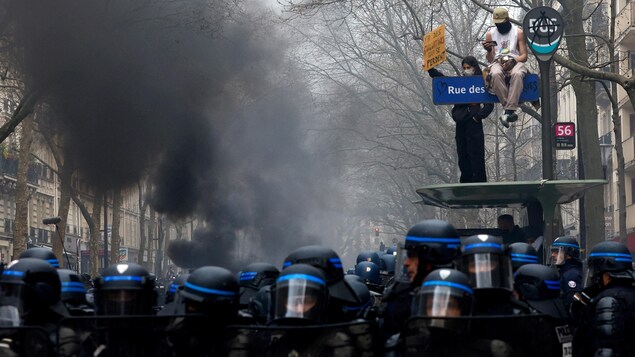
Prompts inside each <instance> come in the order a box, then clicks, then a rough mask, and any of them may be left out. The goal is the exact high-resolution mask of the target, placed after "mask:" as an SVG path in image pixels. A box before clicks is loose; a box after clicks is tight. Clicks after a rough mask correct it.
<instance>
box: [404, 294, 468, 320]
mask: <svg viewBox="0 0 635 357" xmlns="http://www.w3.org/2000/svg"><path fill="white" fill-rule="evenodd" d="M422 289H423V288H422ZM462 296H463V294H462V293H457V292H455V291H454V289H453V288H450V287H447V286H435V287H433V288H431V289H425V290H422V291H420V292H419V293H418V294H417V295H416V296H415V300H414V302H413V305H412V309H413V310H412V313H413V316H427V317H459V316H465V315H466V314H468V313H469V306H470V305H469V303H466V301H462V300H467V299H462Z"/></svg>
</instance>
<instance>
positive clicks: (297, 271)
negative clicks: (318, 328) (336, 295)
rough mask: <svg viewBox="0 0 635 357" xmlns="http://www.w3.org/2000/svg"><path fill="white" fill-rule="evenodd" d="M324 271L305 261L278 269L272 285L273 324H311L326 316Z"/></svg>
mask: <svg viewBox="0 0 635 357" xmlns="http://www.w3.org/2000/svg"><path fill="white" fill-rule="evenodd" d="M326 279H327V277H326V274H324V273H323V272H322V270H321V269H318V268H315V267H313V266H311V265H307V264H294V265H291V266H289V267H287V268H285V269H283V270H282V272H281V273H280V276H279V277H278V280H277V281H276V284H275V287H274V296H275V303H274V311H273V319H274V323H275V324H280V325H295V324H315V323H324V322H326V319H327V307H328V298H329V290H328V286H327V283H326Z"/></svg>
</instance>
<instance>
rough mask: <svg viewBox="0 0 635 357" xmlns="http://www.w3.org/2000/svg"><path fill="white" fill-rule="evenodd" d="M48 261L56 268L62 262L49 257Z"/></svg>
mask: <svg viewBox="0 0 635 357" xmlns="http://www.w3.org/2000/svg"><path fill="white" fill-rule="evenodd" d="M46 261H47V262H49V263H50V264H51V265H52V266H53V267H54V268H59V267H60V262H59V261H58V260H57V259H47V260H46Z"/></svg>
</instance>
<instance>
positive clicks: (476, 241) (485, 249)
mask: <svg viewBox="0 0 635 357" xmlns="http://www.w3.org/2000/svg"><path fill="white" fill-rule="evenodd" d="M459 270H461V271H462V272H463V273H465V274H466V275H467V276H468V277H469V279H470V283H471V285H472V288H473V289H474V297H475V301H476V302H475V307H474V315H488V316H490V315H516V314H523V313H529V310H528V308H527V307H526V306H525V305H524V304H522V303H520V302H518V301H517V300H516V299H515V298H514V297H513V296H512V291H513V281H512V266H511V261H510V257H509V255H508V252H507V251H505V250H504V247H503V241H502V240H501V239H500V238H498V237H495V236H491V235H488V234H478V235H474V236H471V237H468V238H466V239H464V240H463V242H462V244H461V259H460V264H459Z"/></svg>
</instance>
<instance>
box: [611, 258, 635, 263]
mask: <svg viewBox="0 0 635 357" xmlns="http://www.w3.org/2000/svg"><path fill="white" fill-rule="evenodd" d="M615 260H616V261H618V262H632V261H633V258H615Z"/></svg>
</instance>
